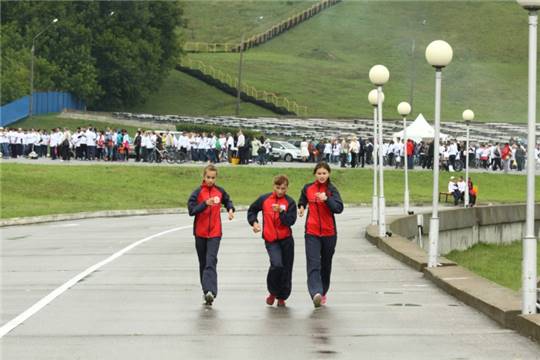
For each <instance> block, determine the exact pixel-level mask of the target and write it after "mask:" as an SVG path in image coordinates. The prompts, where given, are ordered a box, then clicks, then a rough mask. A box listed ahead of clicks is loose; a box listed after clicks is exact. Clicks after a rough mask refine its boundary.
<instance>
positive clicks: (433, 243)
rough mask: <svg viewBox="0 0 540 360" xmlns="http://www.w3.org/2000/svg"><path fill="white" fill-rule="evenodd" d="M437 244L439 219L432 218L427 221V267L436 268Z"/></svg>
mask: <svg viewBox="0 0 540 360" xmlns="http://www.w3.org/2000/svg"><path fill="white" fill-rule="evenodd" d="M438 244H439V218H438V217H432V218H431V219H430V220H429V260H428V267H437V265H438V263H437V256H438V254H437V253H438Z"/></svg>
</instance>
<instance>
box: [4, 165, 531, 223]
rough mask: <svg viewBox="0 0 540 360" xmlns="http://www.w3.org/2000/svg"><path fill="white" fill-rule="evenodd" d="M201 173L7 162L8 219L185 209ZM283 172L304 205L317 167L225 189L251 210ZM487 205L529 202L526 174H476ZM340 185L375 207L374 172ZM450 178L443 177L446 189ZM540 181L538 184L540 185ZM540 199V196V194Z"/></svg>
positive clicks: (339, 177)
mask: <svg viewBox="0 0 540 360" xmlns="http://www.w3.org/2000/svg"><path fill="white" fill-rule="evenodd" d="M201 169H202V168H196V167H179V166H174V167H169V166H144V167H141V166H114V165H112V166H102V165H95V166H54V165H50V166H46V165H21V164H5V163H4V164H0V171H1V191H0V195H1V197H2V201H1V207H0V209H1V214H0V217H2V218H10V217H19V216H35V215H45V214H57V213H73V212H80V211H97V210H109V209H111V210H112V209H142V208H170V207H184V206H185V205H186V201H187V198H188V196H189V194H190V193H191V191H192V190H193V189H194V188H195V187H196V186H198V185H199V184H200V182H201V174H200V173H201ZM279 173H285V174H287V175H288V176H289V177H290V179H291V185H290V191H289V193H290V195H291V196H292V197H293V198H295V199H297V198H298V196H299V192H300V189H301V187H302V185H303V184H305V183H307V182H309V181H312V178H313V177H312V175H311V169H298V168H296V169H276V168H251V167H250V168H245V167H224V168H221V169H220V170H219V182H218V183H219V184H221V185H222V186H224V187H225V188H226V189H227V191H228V192H229V193H230V195H231V197H232V199H233V200H234V202H235V203H236V204H240V205H249V204H250V203H251V202H252V201H254V200H255V198H256V197H257V196H258V195H260V194H261V193H263V192H266V191H270V190H271V182H272V177H273V176H274V175H277V174H279ZM409 174H410V175H409V176H410V180H409V181H410V184H411V187H410V193H411V201H412V203H413V204H419V203H424V204H428V205H429V204H430V202H431V199H430V197H431V181H432V180H431V179H432V177H431V174H430V173H429V172H420V171H418V172H414V171H413V172H410V173H409ZM472 178H473V180H474V181H475V183H476V184H478V186H479V194H480V195H479V202H480V203H484V204H485V203H489V202H493V203H511V202H524V201H525V187H526V184H525V181H526V178H525V177H524V176H515V175H503V174H500V175H494V174H473V176H472ZM332 179H333V181H334V183H335V184H336V185H337V187H338V188H339V189H340V192H341V195H342V197H343V200H344V201H345V202H346V203H349V204H360V203H363V204H370V203H371V189H372V185H371V181H372V172H371V171H370V170H360V169H357V170H345V171H344V170H337V169H336V170H334V171H333V172H332ZM446 181H447V177H446V176H445V175H443V176H442V177H441V184H440V186H441V189H445V188H446ZM537 183H538V182H537ZM402 194H403V173H402V172H401V171H387V172H386V173H385V195H386V199H387V204H388V205H392V204H394V205H395V204H399V203H401V202H402V199H403V195H402ZM536 196H537V197H538V196H540V191H538V190H537V195H536Z"/></svg>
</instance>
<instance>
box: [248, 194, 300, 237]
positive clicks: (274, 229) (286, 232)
mask: <svg viewBox="0 0 540 360" xmlns="http://www.w3.org/2000/svg"><path fill="white" fill-rule="evenodd" d="M274 204H278V205H279V207H280V211H279V212H277V211H274V209H273V207H272V205H274ZM260 211H262V213H263V231H262V238H263V239H264V240H265V241H267V242H274V241H279V240H284V239H287V238H290V237H291V236H292V231H291V226H293V225H294V223H295V222H296V203H295V202H294V200H293V199H292V198H291V197H290V196H288V195H285V196H282V197H278V196H277V195H276V193H274V192H271V193H268V194H264V195H262V196H260V197H259V198H258V199H257V200H255V202H254V203H253V204H251V206H250V207H249V209H248V213H247V220H248V222H249V224H250V225H251V226H253V224H255V223H256V222H259V220H258V219H257V215H258V214H259V212H260Z"/></svg>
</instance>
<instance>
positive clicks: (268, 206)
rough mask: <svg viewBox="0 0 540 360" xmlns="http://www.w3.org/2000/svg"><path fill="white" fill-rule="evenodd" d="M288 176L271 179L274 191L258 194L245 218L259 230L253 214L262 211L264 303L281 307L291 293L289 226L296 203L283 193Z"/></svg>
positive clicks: (294, 218) (291, 255)
mask: <svg viewBox="0 0 540 360" xmlns="http://www.w3.org/2000/svg"><path fill="white" fill-rule="evenodd" d="M288 187H289V179H288V178H287V176H285V175H278V176H276V177H275V178H274V191H273V192H271V193H268V194H264V195H262V196H260V197H259V198H258V199H257V200H256V201H255V202H254V203H253V204H251V206H250V207H249V209H248V214H247V219H248V222H249V224H250V225H251V226H252V227H253V232H255V233H258V232H260V231H261V226H260V225H259V220H258V219H257V215H258V214H259V212H260V211H262V213H263V231H262V238H263V239H264V244H265V247H266V251H267V252H268V256H269V258H270V268H269V269H268V275H267V277H266V284H267V288H268V292H269V294H268V296H267V297H266V303H267V304H268V305H273V304H274V302H275V300H276V298H277V299H278V306H285V300H287V298H288V297H289V295H290V294H291V279H292V268H293V262H294V239H293V236H292V231H291V226H293V225H294V223H295V222H296V203H295V202H294V200H293V199H292V198H291V197H290V196H288V195H286V193H287V189H288Z"/></svg>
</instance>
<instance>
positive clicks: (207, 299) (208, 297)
mask: <svg viewBox="0 0 540 360" xmlns="http://www.w3.org/2000/svg"><path fill="white" fill-rule="evenodd" d="M204 301H205V305H212V303H213V302H214V294H212V293H211V292H210V291H208V292H207V293H206V295H204Z"/></svg>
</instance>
